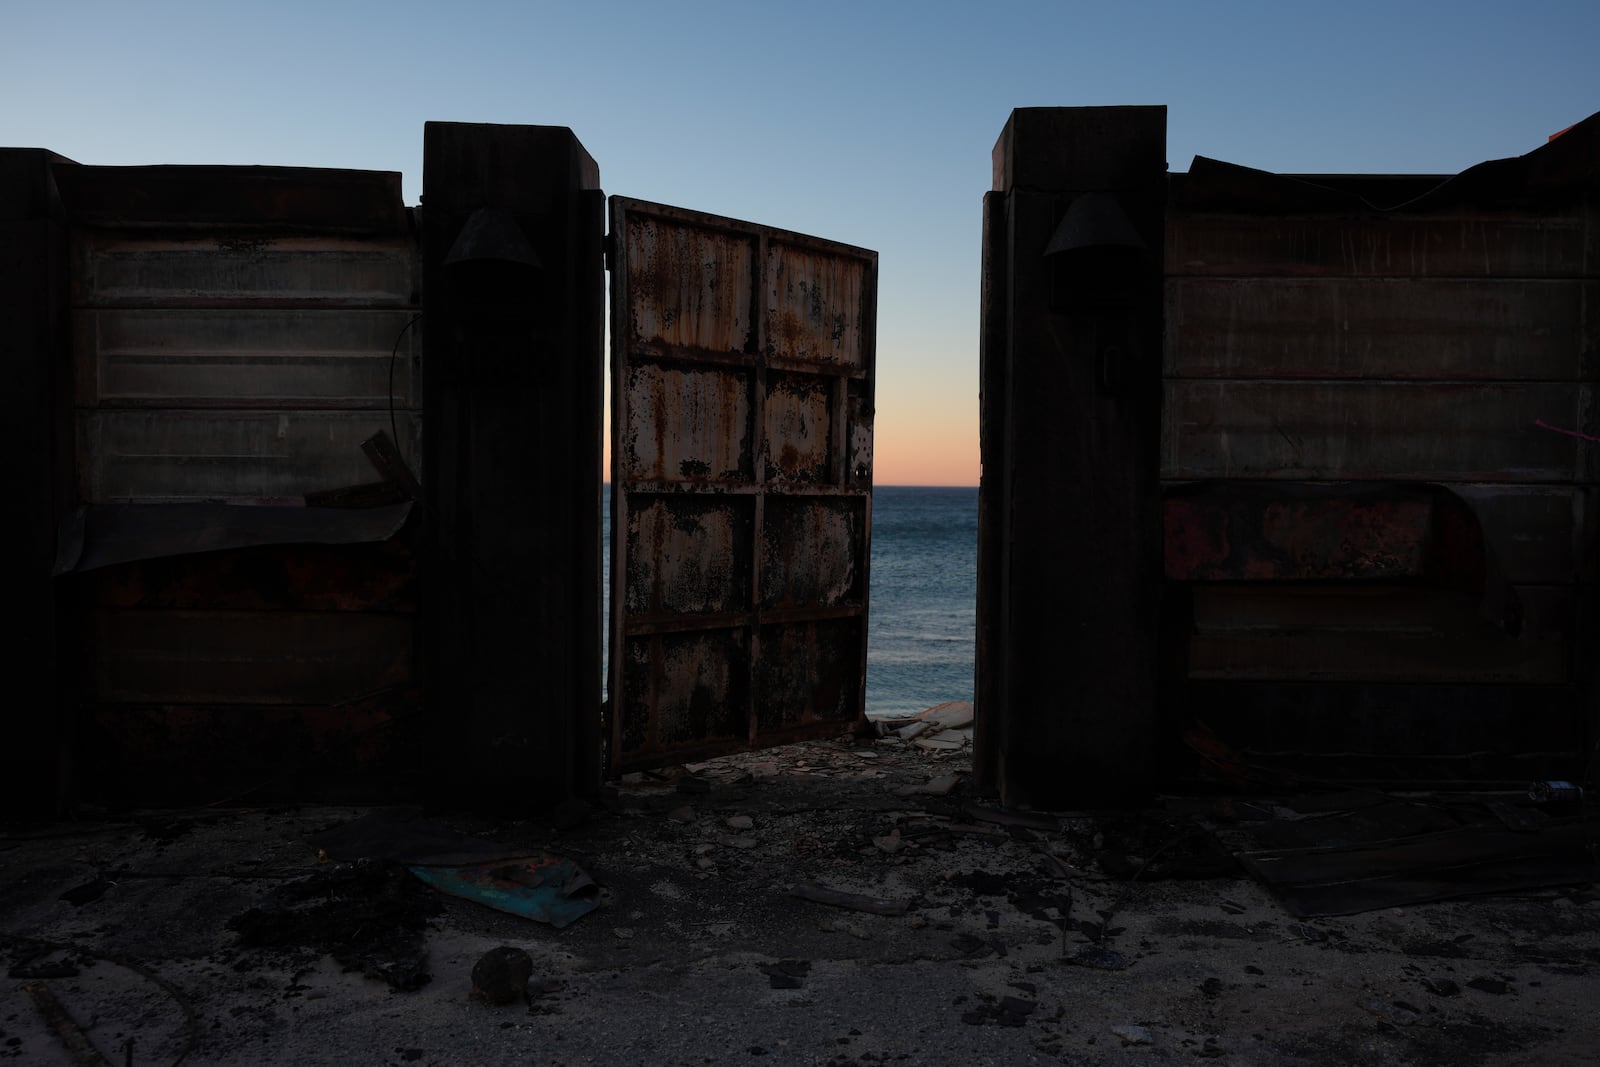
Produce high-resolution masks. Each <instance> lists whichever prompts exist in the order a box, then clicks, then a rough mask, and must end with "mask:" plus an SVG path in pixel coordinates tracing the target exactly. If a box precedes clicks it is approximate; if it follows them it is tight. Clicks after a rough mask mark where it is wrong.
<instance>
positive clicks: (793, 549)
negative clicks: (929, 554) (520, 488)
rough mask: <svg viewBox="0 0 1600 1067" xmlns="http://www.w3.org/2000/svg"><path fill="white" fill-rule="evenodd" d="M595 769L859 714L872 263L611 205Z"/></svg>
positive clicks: (842, 251)
mask: <svg viewBox="0 0 1600 1067" xmlns="http://www.w3.org/2000/svg"><path fill="white" fill-rule="evenodd" d="M611 239H612V245H611V247H612V249H613V257H614V258H613V262H612V263H611V287H612V299H611V308H612V310H611V361H612V363H611V373H612V376H611V380H612V400H611V403H612V419H611V427H612V429H611V433H612V478H611V492H612V504H611V509H612V510H611V515H612V526H611V529H612V545H611V551H612V565H611V581H612V591H611V604H612V620H611V650H612V651H611V678H610V692H611V694H612V698H611V712H610V723H609V731H608V736H609V742H610V750H609V754H608V766H609V769H610V771H611V773H613V774H617V773H623V772H626V771H631V770H639V769H642V768H645V767H651V766H658V765H661V764H664V763H668V762H674V761H682V760H689V759H703V758H706V757H709V756H712V755H717V754H719V753H725V752H731V751H735V750H737V749H743V748H746V747H762V746H769V745H778V744H786V743H788V742H791V741H798V740H803V739H805V738H809V737H817V736H823V735H826V734H831V733H836V732H838V731H840V730H841V729H845V728H847V727H849V726H850V725H851V724H853V723H854V722H856V721H858V720H859V719H860V718H861V717H862V716H863V714H864V711H865V705H864V695H865V680H866V651H867V627H866V618H867V599H868V597H867V594H868V562H869V559H870V553H871V528H872V410H873V407H872V395H873V364H874V358H873V357H874V348H873V345H874V339H875V336H876V331H877V325H876V318H877V315H876V312H877V270H878V262H877V254H876V253H875V252H870V251H867V250H865V249H861V248H854V247H851V246H849V245H842V244H837V243H835V242H832V241H824V240H821V239H819V238H814V237H805V236H802V235H800V234H794V233H787V232H785V231H781V230H775V229H772V228H770V227H765V226H757V225H754V224H752V223H746V222H738V221H735V220H733V219H725V218H719V217H716V216H711V215H704V214H700V213H697V212H690V211H685V210H682V209H680V208H671V207H663V206H661V205H659V204H648V203H644V202H641V201H636V200H628V199H625V198H622V197H612V199H611Z"/></svg>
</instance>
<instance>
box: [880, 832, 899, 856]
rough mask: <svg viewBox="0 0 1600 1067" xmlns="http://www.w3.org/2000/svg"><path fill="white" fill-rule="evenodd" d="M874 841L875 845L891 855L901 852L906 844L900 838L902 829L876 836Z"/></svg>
mask: <svg viewBox="0 0 1600 1067" xmlns="http://www.w3.org/2000/svg"><path fill="white" fill-rule="evenodd" d="M872 843H873V844H874V845H877V846H878V847H879V848H880V849H882V850H883V851H885V852H888V853H890V854H891V855H892V854H893V853H896V852H899V851H900V849H901V848H903V847H904V845H905V842H903V841H901V840H900V831H899V830H891V831H890V832H889V833H887V834H885V835H884V836H883V837H874V838H873V839H872Z"/></svg>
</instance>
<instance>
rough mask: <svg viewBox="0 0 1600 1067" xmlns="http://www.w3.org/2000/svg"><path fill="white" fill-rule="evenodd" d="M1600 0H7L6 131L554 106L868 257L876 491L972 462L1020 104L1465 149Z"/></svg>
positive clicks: (224, 142) (1273, 134)
mask: <svg viewBox="0 0 1600 1067" xmlns="http://www.w3.org/2000/svg"><path fill="white" fill-rule="evenodd" d="M1596 41H1600V0H1571V2H1567V0H1555V2H1539V0H1530V2H1527V3H1520V4H1513V3H1508V2H1500V3H1476V2H1456V3H1445V2H1435V3H1406V2H1403V0H1399V2H1395V0H1391V2H1386V3H1365V2H1350V3H1340V4H1330V3H1319V4H1306V3H1299V2H1294V0H1276V2H1271V3H1223V2H1217V3H1205V2H1199V0H1191V2H1187V3H1137V2H1133V0H1129V2H1125V3H1104V2H1100V3H1001V2H997V3H983V4H979V3H971V4H942V3H917V4H911V3H904V4H902V3H873V2H870V0H856V2H853V3H827V2H811V3H804V4H793V3H784V4H776V3H762V2H758V0H745V2H743V3H726V4H723V3H692V2H681V3H661V2H657V3H606V4H601V3H581V4H549V3H470V2H460V3H452V4H442V3H431V4H416V3H405V2H392V3H383V4H378V3H367V4H356V3H337V2H330V0H323V2H319V3H298V2H279V3H273V4H260V3H257V4H242V3H239V4H235V3H227V2H222V0H212V2H208V3H161V2H148V3H126V2H124V3H74V2H71V0H59V2H52V3H45V2H31V3H30V2H26V0H7V2H5V3H4V4H3V5H0V144H6V145H13V146H29V147H43V148H49V149H52V150H54V151H56V152H59V153H61V154H63V155H66V156H69V157H71V158H73V159H76V160H78V161H79V162H83V163H98V164H141V163H208V164H209V163H228V164H248V163H264V164H278V165H288V166H324V167H354V168H364V169H375V170H396V171H400V172H402V173H403V175H404V187H405V196H406V199H407V202H408V203H415V202H416V198H417V196H418V194H419V192H420V190H421V182H422V124H423V122H425V121H427V120H430V119H445V120H455V121H466V122H508V123H535V124H549V125H558V126H570V127H571V128H572V129H573V130H574V131H575V132H576V133H577V135H578V137H579V138H580V139H581V140H582V141H583V143H584V145H585V146H586V147H587V148H588V149H589V151H590V153H591V154H593V155H594V157H595V158H596V159H597V160H598V161H599V164H600V175H601V180H602V183H603V185H604V187H605V189H606V191H607V192H608V193H620V194H624V195H627V196H632V197H638V198H640V199H645V200H655V201H660V202H664V203H669V204H675V205H678V206H682V207H688V208H694V209H697V210H702V211H710V212H715V213H717V214H722V215H731V216H733V217H735V218H742V219H749V220H753V221H757V222H762V223H769V224H771V225H774V226H780V227H783V228H786V229H791V230H799V231H801V232H804V233H811V234H815V235H818V236H822V237H828V238H832V239H835V240H840V241H846V242H849V243H851V244H856V245H863V246H865V247H868V248H872V249H876V250H877V251H878V253H879V269H880V288H879V318H878V391H877V408H878V415H877V469H876V476H875V480H876V481H877V482H878V484H880V485H898V484H914V485H975V484H976V483H977V478H978V471H979V462H978V262H979V240H980V232H981V224H980V206H981V200H982V195H983V193H984V191H985V190H986V189H987V188H988V187H989V183H990V169H989V151H990V148H991V147H992V146H993V144H994V141H995V138H996V136H997V135H998V134H999V132H1000V129H1001V127H1002V125H1003V124H1004V123H1005V120H1006V116H1007V115H1008V114H1009V112H1010V111H1011V109H1012V108H1015V107H1026V106H1058V105H1085V104H1166V105H1167V107H1168V109H1169V110H1168V160H1169V164H1170V166H1171V168H1172V169H1173V170H1186V169H1188V166H1189V161H1190V159H1191V158H1192V157H1193V156H1194V155H1196V154H1201V155H1207V156H1212V157H1215V158H1220V159H1225V160H1228V161H1230V162H1235V163H1242V164H1245V165H1248V166H1253V167H1261V168H1265V169H1268V170H1276V171H1287V172H1339V171H1356V172H1360V171H1383V172H1413V173H1454V172H1456V171H1459V170H1461V169H1463V168H1465V167H1467V166H1470V165H1472V164H1473V163H1476V162H1479V161H1481V160H1484V159H1491V158H1497V157H1501V156H1511V155H1519V154H1521V153H1523V152H1525V151H1528V150H1530V149H1532V148H1535V147H1537V146H1538V145H1540V144H1542V143H1544V141H1545V139H1546V137H1547V136H1548V135H1549V134H1551V133H1553V132H1555V131H1557V130H1559V129H1561V128H1563V127H1565V126H1568V125H1570V124H1572V123H1574V122H1577V121H1578V120H1580V119H1582V118H1584V117H1585V116H1587V115H1589V114H1590V113H1592V112H1594V111H1596V110H1600V64H1597V63H1596V62H1595V59H1594V53H1595V42H1596Z"/></svg>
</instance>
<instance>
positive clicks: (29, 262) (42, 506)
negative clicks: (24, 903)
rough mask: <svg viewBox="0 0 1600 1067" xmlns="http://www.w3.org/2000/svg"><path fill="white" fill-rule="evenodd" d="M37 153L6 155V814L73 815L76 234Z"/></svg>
mask: <svg viewBox="0 0 1600 1067" xmlns="http://www.w3.org/2000/svg"><path fill="white" fill-rule="evenodd" d="M70 163H71V161H70V160H66V159H63V158H62V157H60V156H57V155H55V154H53V153H51V152H46V151H44V150H42V149H37V148H7V149H0V323H3V324H4V328H3V330H0V368H3V371H4V376H5V383H6V389H5V392H6V416H5V418H3V419H0V472H3V473H0V480H3V482H4V486H5V489H4V491H3V492H0V561H3V565H4V567H5V569H6V572H7V581H6V583H5V587H6V610H7V612H8V613H9V614H10V616H11V620H12V625H11V626H9V627H7V637H6V646H7V647H6V657H5V661H6V662H7V663H8V664H10V669H9V670H8V671H7V675H6V690H7V692H6V700H5V702H4V705H5V706H4V710H3V711H0V751H4V752H5V753H6V759H5V772H4V773H3V774H0V781H4V783H5V785H4V803H5V809H4V810H5V813H6V814H7V815H10V816H13V817H15V816H29V817H50V816H54V815H57V814H61V813H62V812H63V810H64V809H65V808H66V807H67V805H68V801H69V797H68V792H67V791H68V787H69V767H70V738H71V734H72V730H71V727H72V718H73V715H74V714H75V708H74V701H73V697H72V686H71V684H70V677H71V668H72V667H73V666H75V661H74V659H73V657H72V655H71V654H70V651H69V650H70V649H71V648H72V647H73V646H74V642H73V635H72V631H71V626H70V624H69V622H68V619H69V616H70V613H69V612H67V611H65V610H63V608H64V607H65V605H62V606H61V607H58V597H59V595H60V594H59V591H58V589H57V584H56V582H55V580H54V579H52V577H51V569H52V566H53V564H54V562H55V556H56V536H57V531H58V529H59V528H60V526H61V524H62V522H63V520H64V519H65V518H66V516H67V515H68V514H69V513H70V511H71V510H72V508H73V507H74V506H75V505H76V503H77V499H76V494H75V491H74V478H73V448H72V420H71V411H72V409H71V396H72V374H71V372H72V358H71V350H70V326H69V323H68V309H69V300H68V281H69V277H68V267H67V230H66V225H65V222H64V219H63V217H62V208H61V202H60V198H59V196H58V195H57V193H56V187H55V179H54V177H53V174H52V167H53V166H55V165H57V164H62V165H70Z"/></svg>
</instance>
